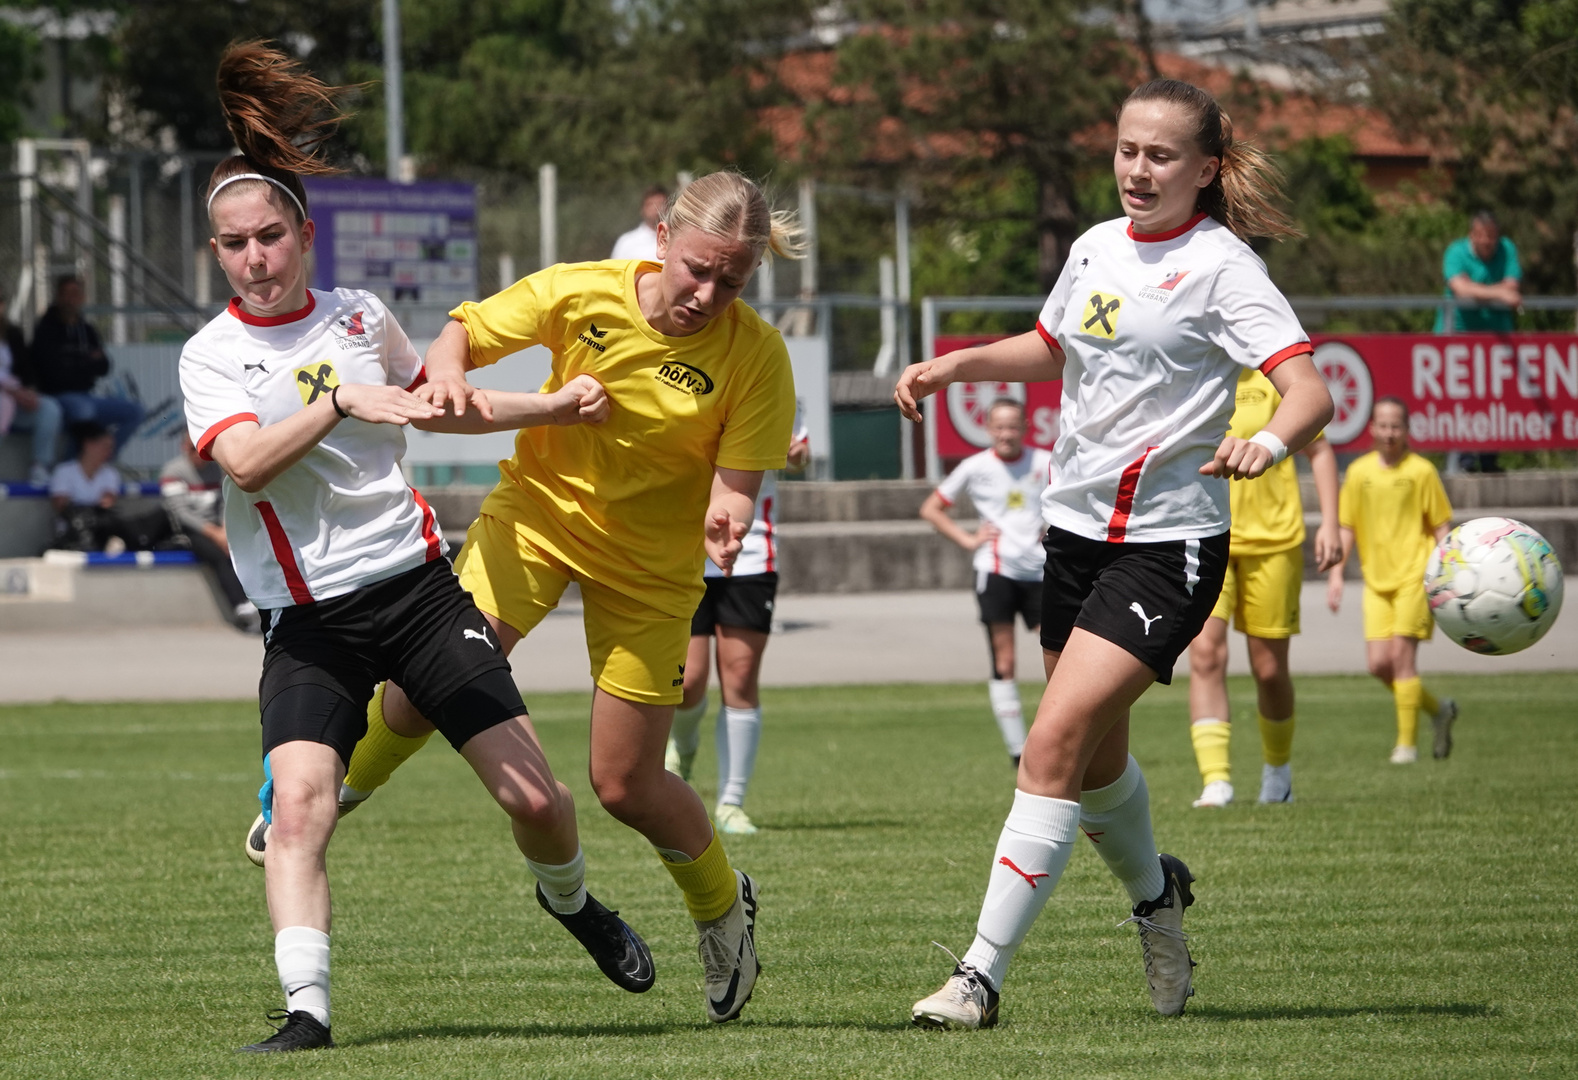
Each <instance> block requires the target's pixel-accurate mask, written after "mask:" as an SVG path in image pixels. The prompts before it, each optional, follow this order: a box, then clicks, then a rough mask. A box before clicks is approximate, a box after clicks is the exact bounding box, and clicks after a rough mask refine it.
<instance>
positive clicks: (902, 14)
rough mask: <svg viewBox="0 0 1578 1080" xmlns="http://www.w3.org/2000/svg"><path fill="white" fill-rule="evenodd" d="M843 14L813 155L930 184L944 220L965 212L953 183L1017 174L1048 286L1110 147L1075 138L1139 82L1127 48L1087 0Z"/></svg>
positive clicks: (941, 0)
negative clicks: (847, 28) (1082, 198)
mask: <svg viewBox="0 0 1578 1080" xmlns="http://www.w3.org/2000/svg"><path fill="white" fill-rule="evenodd" d="M845 9H846V11H847V13H848V15H849V16H850V17H851V20H852V22H853V24H854V25H856V26H858V27H859V29H856V30H854V31H852V32H848V33H846V34H845V35H844V36H843V37H842V39H841V40H840V42H839V44H838V46H837V69H836V75H835V92H834V93H832V94H829V95H828V96H827V97H826V98H825V99H823V100H821V101H818V102H815V103H813V104H812V105H811V107H810V108H809V109H808V113H807V122H808V127H809V128H810V130H811V132H812V142H813V145H814V146H815V147H816V148H817V149H816V153H817V157H818V160H819V162H820V163H821V164H824V165H826V166H830V167H834V168H838V169H841V170H843V171H844V172H846V173H848V174H850V175H854V176H862V175H864V176H875V177H880V178H882V179H883V181H884V182H886V183H909V184H913V185H916V186H919V187H923V188H924V189H925V191H926V193H927V195H928V196H929V197H928V199H927V201H926V205H928V206H929V207H930V208H931V209H932V212H933V213H934V214H940V215H942V216H945V217H959V216H961V214H960V213H959V212H960V211H965V214H964V215H962V216H966V217H967V216H968V212H969V209H970V207H969V206H968V205H960V203H961V200H959V199H953V198H950V197H949V193H950V192H964V193H969V192H980V191H982V190H984V189H989V188H990V184H991V182H993V181H996V182H1002V181H1003V180H1004V178H1005V177H1010V176H1012V175H1013V174H1015V173H1020V172H1022V173H1023V175H1024V176H1025V178H1026V179H1027V181H1028V186H1029V190H1030V192H1031V199H1030V206H1029V207H1027V208H1026V209H1027V211H1028V215H1029V217H1030V218H1031V221H1032V224H1033V235H1034V244H1035V251H1036V267H1037V269H1036V277H1037V279H1038V284H1039V286H1040V287H1041V288H1043V289H1049V288H1050V287H1051V286H1052V284H1053V283H1054V282H1055V280H1056V277H1057V275H1058V273H1059V271H1060V270H1061V269H1062V266H1063V262H1064V260H1065V259H1066V258H1067V255H1068V249H1069V246H1070V245H1071V244H1072V243H1073V241H1074V239H1075V237H1076V236H1077V235H1078V232H1079V228H1080V225H1081V224H1082V213H1081V208H1080V204H1079V198H1078V192H1079V189H1080V181H1081V174H1082V172H1083V171H1085V170H1087V169H1088V167H1089V165H1090V162H1091V160H1092V158H1093V157H1094V158H1100V157H1102V156H1104V154H1105V147H1101V148H1099V149H1096V150H1091V149H1087V148H1086V146H1085V145H1082V144H1081V143H1080V141H1079V138H1080V136H1082V135H1088V134H1089V133H1092V132H1099V131H1101V130H1102V126H1103V125H1104V124H1107V123H1110V121H1111V119H1112V117H1113V115H1114V113H1115V112H1116V109H1117V106H1118V104H1119V103H1120V102H1121V100H1122V98H1123V96H1124V94H1125V93H1126V92H1127V90H1128V89H1129V87H1130V86H1132V85H1133V83H1134V81H1135V77H1136V69H1137V64H1136V63H1135V58H1134V56H1133V53H1132V51H1131V50H1130V49H1129V47H1128V46H1127V45H1126V44H1125V43H1124V42H1123V41H1122V40H1121V39H1120V38H1119V37H1118V35H1117V34H1116V33H1115V32H1114V31H1113V29H1112V27H1111V25H1110V23H1103V22H1101V21H1100V20H1098V19H1096V18H1093V17H1092V11H1093V9H1090V8H1088V7H1087V6H1086V5H1084V4H1082V3H1080V2H1079V0H978V2H974V3H968V4H967V3H963V2H961V0H852V2H851V3H849V4H847V5H845ZM962 201H963V202H964V203H966V204H967V203H968V202H970V201H972V200H969V199H966V200H962ZM973 201H975V202H976V203H977V208H979V202H980V200H978V199H976V200H973ZM990 201H991V200H988V203H990Z"/></svg>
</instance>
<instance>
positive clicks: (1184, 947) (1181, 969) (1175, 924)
mask: <svg viewBox="0 0 1578 1080" xmlns="http://www.w3.org/2000/svg"><path fill="white" fill-rule="evenodd" d="M1157 858H1159V859H1161V862H1162V877H1163V879H1164V880H1165V881H1166V885H1165V886H1164V887H1163V888H1162V894H1161V896H1159V897H1157V898H1156V899H1155V900H1147V901H1145V902H1144V903H1140V904H1135V905H1134V914H1133V915H1130V916H1129V917H1128V918H1127V919H1124V920H1123V922H1121V923H1119V924H1118V925H1119V926H1124V925H1126V924H1128V923H1134V924H1136V925H1137V926H1138V927H1139V930H1140V949H1141V951H1142V952H1143V953H1144V954H1145V983H1146V985H1147V986H1148V987H1150V991H1151V1004H1152V1005H1154V1006H1156V1011H1157V1012H1159V1013H1161V1014H1162V1015H1163V1016H1181V1015H1182V1014H1183V1011H1184V1006H1185V1005H1186V1004H1188V1002H1189V999H1190V998H1191V997H1193V996H1194V960H1193V959H1192V958H1191V957H1190V956H1189V944H1188V943H1189V935H1188V934H1186V933H1184V931H1183V915H1184V908H1186V907H1188V906H1189V905H1190V904H1192V903H1194V893H1193V892H1191V891H1190V889H1189V883H1190V882H1192V881H1194V875H1193V874H1191V873H1189V868H1188V867H1187V866H1185V865H1184V864H1183V862H1182V860H1180V859H1177V858H1175V857H1173V856H1171V855H1158V856H1157Z"/></svg>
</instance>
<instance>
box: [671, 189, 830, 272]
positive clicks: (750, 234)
mask: <svg viewBox="0 0 1578 1080" xmlns="http://www.w3.org/2000/svg"><path fill="white" fill-rule="evenodd" d="M662 220H663V222H664V223H665V224H667V225H668V227H669V229H670V230H672V231H673V232H676V233H677V232H679V231H680V230H681V229H700V230H701V231H702V232H706V233H711V234H712V235H714V236H723V237H727V238H728V239H730V240H739V241H740V242H741V243H743V244H745V245H746V246H747V247H749V248H750V249H751V250H753V251H756V252H758V253H761V252H766V253H768V254H771V255H781V256H783V257H784V258H786V259H798V258H800V257H801V256H802V255H804V254H805V250H806V243H805V231H804V230H803V229H802V228H801V226H800V222H799V219H798V217H797V216H796V215H795V214H794V213H793V212H792V211H788V210H774V209H772V208H771V207H770V206H768V205H767V196H766V195H764V194H762V189H761V188H760V187H758V186H757V185H756V184H755V183H754V182H753V181H751V180H748V179H747V178H745V177H744V176H742V175H740V174H739V173H737V172H733V171H732V170H725V171H722V172H715V173H708V174H707V175H706V176H702V177H698V178H697V179H695V180H693V181H691V182H690V183H689V184H687V185H685V187H684V188H683V189H682V190H680V191H678V192H675V193H674V194H673V195H671V196H670V197H669V201H668V206H666V207H665V208H664V210H663V218H662Z"/></svg>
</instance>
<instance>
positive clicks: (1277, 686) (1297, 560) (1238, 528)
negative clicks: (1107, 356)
mask: <svg viewBox="0 0 1578 1080" xmlns="http://www.w3.org/2000/svg"><path fill="white" fill-rule="evenodd" d="M1281 403H1282V395H1281V394H1278V393H1277V390H1276V387H1274V386H1272V385H1271V380H1270V379H1268V378H1266V377H1265V376H1264V375H1262V374H1261V373H1260V372H1258V371H1254V370H1250V369H1245V371H1244V372H1243V373H1242V374H1241V375H1240V376H1239V378H1238V388H1237V393H1236V395H1235V407H1234V409H1233V421H1232V425H1231V426H1230V427H1229V428H1228V429H1227V433H1228V434H1229V435H1232V436H1234V437H1236V438H1240V439H1247V438H1250V437H1251V436H1253V435H1254V434H1255V432H1257V431H1260V430H1262V429H1263V428H1264V427H1265V426H1266V424H1268V423H1270V421H1271V416H1272V414H1273V413H1274V412H1276V409H1277V406H1278V405H1280V404H1281ZM1303 452H1304V454H1305V456H1307V457H1308V458H1309V461H1310V471H1311V473H1313V474H1314V477H1315V494H1316V496H1317V498H1318V499H1319V501H1320V515H1321V523H1320V528H1319V529H1317V530H1316V532H1315V564H1316V568H1317V569H1319V570H1323V571H1324V570H1326V569H1328V568H1329V567H1331V566H1332V565H1333V564H1335V563H1336V562H1337V561H1338V559H1339V558H1341V556H1342V541H1341V539H1340V538H1339V536H1338V533H1337V455H1336V453H1334V452H1333V451H1332V448H1331V443H1329V442H1327V441H1326V438H1325V436H1316V438H1315V440H1314V441H1313V442H1311V443H1310V444H1309V445H1308V446H1306V447H1305V448H1304V451H1303ZM1229 500H1230V503H1231V508H1232V514H1233V526H1232V533H1231V539H1230V541H1229V543H1230V547H1229V549H1228V562H1227V577H1226V579H1225V580H1224V581H1223V583H1222V594H1221V596H1220V597H1219V598H1218V599H1217V602H1216V607H1215V608H1214V609H1212V611H1211V617H1210V618H1209V619H1207V620H1206V621H1205V628H1204V629H1202V630H1201V631H1200V634H1199V636H1198V637H1196V638H1195V639H1194V641H1193V642H1192V643H1191V644H1190V646H1189V718H1190V725H1189V737H1190V741H1191V742H1193V743H1194V753H1195V760H1196V761H1197V762H1198V763H1199V766H1200V777H1201V780H1202V782H1203V783H1204V784H1205V787H1204V790H1202V791H1201V793H1200V797H1199V798H1198V799H1196V800H1195V801H1194V805H1195V806H1196V807H1221V806H1226V805H1227V804H1228V803H1230V802H1232V801H1233V784H1232V775H1231V773H1230V771H1229V769H1228V742H1229V738H1230V735H1231V732H1232V716H1231V710H1230V708H1229V706H1228V699H1227V627H1228V622H1229V621H1231V622H1232V623H1233V625H1234V626H1235V627H1237V628H1238V630H1240V631H1241V632H1242V633H1243V634H1244V635H1245V637H1247V638H1248V644H1249V667H1250V670H1251V671H1252V672H1253V673H1254V676H1255V691H1256V697H1257V705H1258V709H1257V716H1258V719H1259V725H1260V746H1261V754H1262V757H1263V759H1264V765H1263V767H1262V768H1261V773H1260V801H1261V802H1263V803H1272V802H1291V801H1292V800H1293V766H1292V765H1291V764H1290V759H1291V757H1292V754H1293V730H1294V710H1293V704H1294V703H1293V679H1292V676H1291V675H1290V674H1289V672H1288V641H1289V639H1290V638H1291V637H1292V636H1293V635H1294V634H1297V633H1298V632H1299V586H1300V585H1301V584H1302V582H1303V578H1304V504H1303V501H1302V500H1301V499H1300V497H1299V479H1298V473H1297V471H1296V470H1295V468H1294V465H1293V462H1292V461H1291V460H1289V459H1287V458H1284V459H1283V460H1282V461H1281V462H1279V463H1278V464H1276V465H1274V466H1272V467H1271V468H1269V469H1267V470H1266V473H1265V475H1264V476H1262V477H1261V478H1260V479H1259V480H1257V481H1256V482H1255V483H1252V484H1250V483H1234V484H1233V486H1232V489H1231V491H1230V492H1229Z"/></svg>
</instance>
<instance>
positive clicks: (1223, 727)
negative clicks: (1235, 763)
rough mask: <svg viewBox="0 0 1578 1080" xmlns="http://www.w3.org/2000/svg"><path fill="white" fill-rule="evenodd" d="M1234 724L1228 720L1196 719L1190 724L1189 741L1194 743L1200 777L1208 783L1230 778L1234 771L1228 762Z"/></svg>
mask: <svg viewBox="0 0 1578 1080" xmlns="http://www.w3.org/2000/svg"><path fill="white" fill-rule="evenodd" d="M1232 737H1233V725H1232V724H1230V723H1228V722H1227V721H1226V720H1210V719H1206V720H1196V721H1195V722H1194V723H1192V724H1190V725H1189V741H1190V742H1192V743H1194V759H1195V761H1196V762H1198V763H1199V765H1200V778H1201V779H1202V780H1204V781H1205V782H1206V783H1207V784H1213V783H1215V782H1216V781H1218V780H1228V779H1230V778H1231V777H1232V775H1233V771H1232V768H1231V767H1230V766H1229V764H1228V756H1227V747H1228V743H1229V741H1230V740H1231V739H1232Z"/></svg>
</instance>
